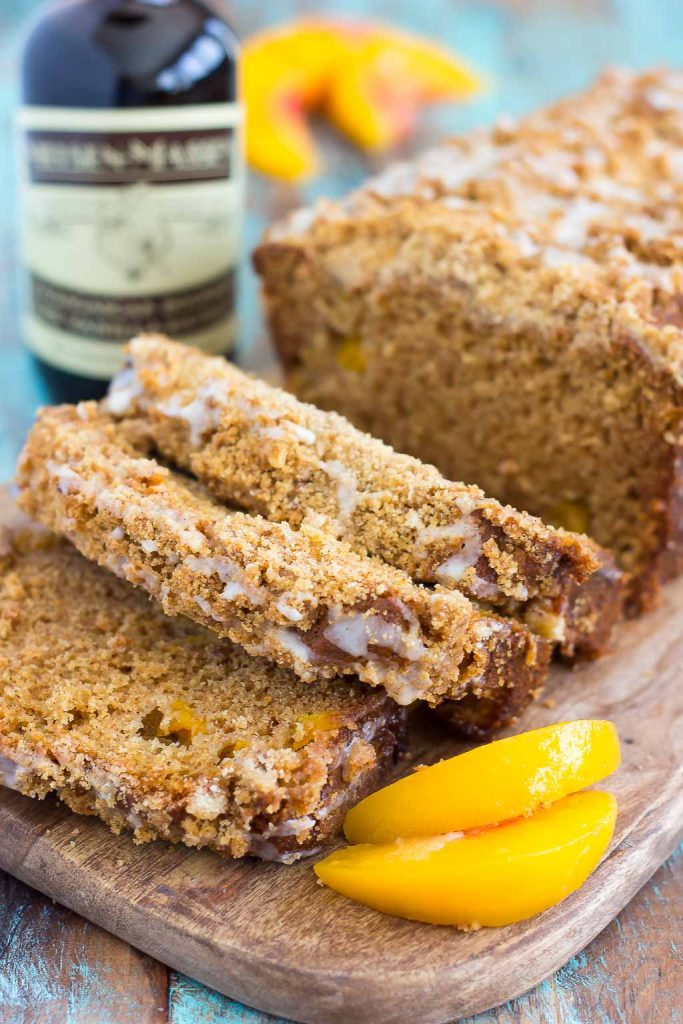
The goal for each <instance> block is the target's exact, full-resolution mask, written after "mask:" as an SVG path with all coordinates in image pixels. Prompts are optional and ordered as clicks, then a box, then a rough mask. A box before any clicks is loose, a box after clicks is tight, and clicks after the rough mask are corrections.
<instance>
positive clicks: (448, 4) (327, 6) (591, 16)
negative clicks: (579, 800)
mask: <svg viewBox="0 0 683 1024" xmlns="http://www.w3.org/2000/svg"><path fill="white" fill-rule="evenodd" d="M218 2H221V0H218ZM37 5H38V0H9V2H7V0H4V2H2V3H0V133H1V135H0V479H4V478H6V477H8V476H10V475H11V473H12V469H13V464H14V460H15V458H16V453H17V450H18V448H19V446H20V444H21V440H22V438H23V436H24V434H25V432H26V430H27V428H28V426H29V423H30V421H31V419H32V417H33V412H34V409H35V407H36V406H37V405H39V404H40V403H41V402H43V401H45V399H46V395H45V394H44V393H43V391H42V390H41V386H40V381H39V378H38V377H37V375H36V374H35V372H34V370H33V367H32V365H31V363H30V360H29V359H28V357H27V356H26V354H25V352H24V350H23V348H22V346H21V339H20V332H19V328H18V323H17V314H16V287H15V284H14V257H13V253H14V241H13V237H14V218H15V200H14V193H13V167H12V163H13V161H12V154H11V147H10V145H9V127H10V112H11V110H12V108H13V105H14V103H15V98H16V52H17V38H18V33H19V26H20V24H21V23H22V21H23V19H24V18H25V17H26V16H27V15H28V14H29V13H30V12H31V11H33V10H34V9H35V8H36V6H37ZM235 6H236V8H237V19H238V23H239V27H240V29H241V30H242V31H243V32H244V33H245V34H246V33H247V32H248V31H251V30H252V29H254V28H257V27H259V26H260V25H262V24H263V23H264V21H265V20H266V19H267V20H268V21H273V22H275V21H282V20H285V19H287V18H289V17H292V16H294V15H295V14H297V13H300V12H301V11H304V10H306V11H311V10H313V11H320V10H332V11H335V12H337V13H338V12H339V11H342V10H343V11H345V12H347V13H348V14H349V15H354V14H357V15H365V14H366V13H367V10H368V4H367V0H337V2H333V0H326V2H319V3H315V2H305V0H298V2H297V0H270V3H269V4H267V5H265V4H247V3H246V2H243V3H241V4H239V3H238V4H236V5H235ZM372 10H373V14H374V16H375V17H378V18H384V19H386V20H387V21H391V22H393V23H399V24H402V25H403V26H405V27H407V28H411V29H414V30H417V31H421V32H423V33H425V34H426V35H437V36H439V37H440V38H441V39H442V40H444V42H446V43H449V44H450V45H452V46H453V47H454V48H456V49H457V50H458V51H459V52H460V53H462V54H463V55H465V56H467V57H468V58H469V59H470V61H471V62H472V63H473V64H474V65H475V66H476V67H478V68H479V69H480V70H481V71H483V72H484V74H485V75H486V77H487V80H488V89H487V91H486V93H485V95H484V96H482V97H481V98H480V99H479V100H478V101H477V102H476V103H472V104H470V105H467V106H450V107H445V108H442V109H440V110H438V111H434V112H432V113H430V114H429V115H428V116H426V118H425V126H424V127H425V129H426V126H427V125H428V124H430V125H436V126H437V127H438V128H439V129H440V130H443V131H444V132H457V131H462V130H466V129H468V128H470V127H473V126H476V125H480V124H485V123H487V122H489V121H490V120H491V119H492V118H493V117H495V116H496V115H497V114H499V113H501V112H502V111H509V112H510V113H512V114H520V113H523V112H524V111H526V110H529V109H532V108H534V107H536V106H538V105H539V104H541V103H544V102H547V101H549V100H551V99H554V98H555V97H557V96H559V95H562V94H563V93H566V92H569V91H571V90H573V89H577V88H580V87H581V86H583V85H584V84H585V83H586V82H587V81H589V79H590V78H591V77H592V76H593V75H594V74H596V73H597V72H598V71H599V69H600V68H601V67H603V66H604V65H605V64H614V63H620V64H629V65H633V66H637V67H645V66H647V65H649V64H655V63H662V62H669V63H673V64H676V63H678V64H680V63H681V39H683V4H681V3H680V0H648V2H647V3H646V4H645V3H643V0H593V2H592V3H589V2H587V0H580V2H577V3H575V4H570V3H567V2H565V0H529V2H528V3H525V4H521V3H511V4H509V5H508V6H507V7H506V5H505V3H504V2H502V0H501V2H499V3H495V2H493V0H489V2H476V0H423V2H422V3H414V2H412V0H376V2H375V3H374V4H373V5H372ZM421 134H422V135H423V136H424V135H425V134H427V133H426V131H425V130H423V131H422V133H421ZM415 144H416V145H418V146H419V144H420V138H419V137H418V139H417V140H416V143H415ZM325 151H326V154H327V170H326V171H325V173H324V174H323V175H322V176H321V177H320V179H318V180H317V181H315V182H313V183H311V184H310V185H308V186H307V187H306V188H304V189H301V190H295V189H292V188H290V187H287V186H283V185H274V184H273V183H271V182H267V181H264V180H263V179H261V178H259V177H257V176H254V177H253V178H252V179H251V181H250V193H249V217H248V223H247V228H246V238H245V243H246V248H251V247H252V246H253V244H254V243H255V242H256V240H257V239H258V237H259V235H260V233H261V231H262V230H263V228H264V227H265V225H266V224H267V222H268V220H269V219H270V218H271V217H272V216H273V214H274V213H276V212H281V211H282V210H284V209H285V208H287V207H288V206H291V205H294V204H296V203H300V202H308V201H310V200H312V199H314V198H317V197H318V196H321V195H339V194H341V193H343V192H345V191H347V190H348V189H349V188H351V187H353V186H354V185H355V184H357V183H358V182H359V181H360V180H362V178H363V177H365V176H366V175H367V173H368V171H369V170H371V169H372V168H371V165H370V164H369V163H368V161H366V160H365V159H363V158H362V157H361V156H360V155H358V154H353V153H350V152H349V151H348V150H347V149H345V148H344V147H342V146H341V144H340V143H339V142H338V140H336V139H335V138H334V136H333V135H332V134H331V133H327V134H326V135H325ZM245 251H246V250H245ZM241 323H242V329H241V348H242V350H243V352H245V353H247V354H248V353H249V351H250V350H253V349H254V347H256V346H257V345H258V344H259V340H260V337H261V334H262V327H261V320H260V315H259V309H258V298H257V289H256V283H255V280H254V277H253V274H252V273H251V271H250V270H249V268H248V266H247V265H246V260H245V267H244V271H243V275H242V285H241ZM681 849H682V850H683V847H682V848H681ZM675 869H677V870H679V871H680V869H681V850H679V852H678V854H677V856H676V857H675V858H673V859H672V860H671V861H670V862H669V864H668V865H667V866H666V867H665V868H663V869H662V871H661V872H660V873H659V876H658V879H659V881H658V882H657V883H656V884H654V885H652V886H650V887H648V888H646V889H645V890H644V891H643V893H641V895H640V896H639V897H638V899H639V900H643V901H645V902H646V903H647V904H648V905H652V907H653V908H655V909H656V912H657V914H659V915H666V914H668V913H671V912H672V906H671V901H670V899H669V898H668V897H667V889H668V888H672V887H671V878H672V877H673V875H672V873H673V871H674V870H675ZM36 915H37V916H36ZM29 918H30V926H29V923H27V922H29ZM55 919H57V920H58V922H59V928H61V929H62V930H64V929H68V928H69V927H72V925H71V924H70V919H69V917H68V915H66V913H65V912H63V911H61V910H60V909H59V908H54V907H52V905H51V904H50V903H49V902H48V901H44V900H37V902H36V900H34V899H32V898H30V897H29V896H28V894H27V896H26V900H25V901H24V902H21V901H19V902H18V903H16V905H15V906H14V909H13V913H12V916H11V920H9V921H5V926H4V933H3V934H0V1021H1V1022H2V1024H20V1022H21V1024H24V1022H25V1021H27V1020H31V1021H32V1022H33V1021H35V1022H40V1024H47V1022H50V1024H52V1022H53V1021H54V1022H55V1024H83V1022H85V1021H87V1022H88V1024H90V1022H91V1021H96V1022H97V1024H128V1022H129V1021H130V1024H142V1019H141V1017H140V1012H141V1011H140V1009H139V1005H138V1003H137V1002H136V998H137V994H136V992H133V991H131V992H129V993H127V996H126V999H125V1000H123V1001H122V999H121V991H120V989H116V990H115V989H114V985H113V981H114V979H113V978H112V967H111V964H110V963H108V962H107V961H106V959H105V958H102V959H101V960H98V961H97V962H93V961H92V960H91V959H89V958H87V957H86V956H85V955H84V956H82V957H80V958H79V957H78V956H75V957H72V961H71V962H70V963H68V964H66V965H65V964H64V961H63V957H64V955H65V954H64V950H63V949H62V948H61V946H60V944H59V943H57V946H58V947H59V948H58V949H56V948H55V942H54V928H55ZM635 919H636V918H635V915H633V914H629V913H628V912H627V913H626V914H625V915H623V916H622V918H620V919H618V920H617V921H616V922H615V923H614V925H612V926H611V927H612V929H614V931H615V934H616V935H617V936H620V937H621V938H623V943H624V949H626V948H628V949H629V950H630V951H631V952H630V955H631V957H632V961H631V964H630V966H631V967H632V968H633V971H634V972H635V971H636V970H638V971H641V972H642V969H643V966H645V967H646V968H647V965H648V964H650V963H651V962H652V968H651V969H652V970H653V971H657V970H658V969H661V970H662V971H663V972H664V973H663V981H662V984H663V985H666V983H667V971H666V968H667V966H668V968H669V975H670V976H671V979H672V983H674V984H675V981H673V975H674V972H675V970H676V968H678V971H679V976H680V971H681V960H682V959H683V954H682V953H681V950H680V947H679V945H678V944H677V943H676V942H675V941H673V940H672V941H671V943H670V948H669V950H668V952H669V953H670V962H669V964H668V965H662V964H661V963H660V962H659V961H661V959H662V956H663V955H664V954H663V951H662V950H661V949H659V950H658V951H657V958H654V956H653V950H654V942H655V939H656V934H655V933H656V929H653V928H652V927H649V928H648V929H647V930H646V931H642V932H637V933H634V926H633V925H632V924H630V923H629V922H631V921H633V920H635ZM640 919H641V918H639V920H640ZM626 932H628V934H626ZM48 933H49V936H50V943H49V945H48V944H47V938H48ZM604 948H605V947H604V944H603V943H602V941H601V940H596V942H595V943H593V944H592V946H591V947H589V950H588V951H587V952H585V953H582V954H580V955H579V956H576V957H574V958H573V959H572V960H571V961H570V962H569V963H568V964H567V965H566V966H565V967H563V968H562V969H561V970H560V971H558V972H557V974H556V975H555V976H554V978H552V979H549V980H548V981H546V982H544V983H543V984H542V985H540V986H538V988H536V989H535V990H534V991H533V992H532V993H529V994H528V995H526V996H523V997H521V998H519V999H516V1000H513V1001H512V1002H510V1003H508V1004H506V1005H505V1006H502V1007H500V1008H499V1009H498V1010H495V1011H490V1012H488V1013H484V1014H480V1015H478V1016H477V1017H473V1018H470V1020H469V1021H467V1022H461V1024H521V1022H529V1024H532V1022H533V1024H632V1022H633V1021H634V1020H635V1019H637V1018H636V1017H634V1015H633V1014H634V1010H633V1006H632V1005H631V1004H629V1003H628V1002H627V1001H625V999H626V997H627V996H628V993H625V992H624V991H619V990H618V989H617V987H616V985H615V982H614V978H615V976H616V970H615V963H614V959H613V956H614V954H613V952H612V951H610V952H608V953H605V952H601V950H603V949H604ZM60 957H61V958H62V959H61V960H60ZM62 966H65V967H66V973H62ZM679 987H680V985H679ZM65 988H66V1011H65V1012H66V1017H64V1018H63V1019H62V1018H60V1017H57V1016H56V1015H55V1008H56V1007H57V1005H59V1007H60V1013H61V1012H62V1010H61V1008H62V1007H63V1006H64V996H65ZM587 993H591V994H593V995H594V994H595V993H598V994H599V998H595V997H593V998H591V999H587V998H586V994H587ZM166 1009H167V1012H168V1019H169V1021H171V1022H172V1024H284V1022H282V1021H278V1020H276V1018H273V1017H269V1016H267V1015H265V1014H261V1013H259V1012H258V1011H255V1010H250V1009H248V1008H246V1007H243V1006H241V1005H240V1004H238V1003H235V1002H233V1001H232V1000H229V999H226V998H224V997H222V996H220V995H218V994H217V993H215V992H212V991H210V990H209V989H207V988H205V987H204V986H202V985H200V984H199V983H197V982H194V981H192V980H191V979H189V978H186V977H184V976H182V975H178V974H176V973H175V972H171V975H170V984H169V994H168V1007H167V1008H166ZM650 1019H651V1020H652V1021H653V1024H654V1022H656V1024H682V1021H683V1017H682V1015H681V1011H680V1010H679V1011H677V1012H675V1015H674V1016H673V1017H671V1018H670V1020H669V1019H668V1018H667V1020H664V1019H663V1018H662V1017H661V1016H657V1015H653V1016H651V1017H650ZM144 1024H146V1020H145V1022H144ZM406 1024H410V1022H408V1021H407V1022H406Z"/></svg>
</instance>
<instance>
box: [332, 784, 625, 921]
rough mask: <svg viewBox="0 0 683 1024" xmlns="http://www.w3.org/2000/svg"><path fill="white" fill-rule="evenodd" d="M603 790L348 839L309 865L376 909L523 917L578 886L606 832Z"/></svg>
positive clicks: (609, 799)
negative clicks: (471, 824) (403, 834)
mask: <svg viewBox="0 0 683 1024" xmlns="http://www.w3.org/2000/svg"><path fill="white" fill-rule="evenodd" d="M616 813H617V803H616V800H615V798H614V797H613V796H612V794H611V793H599V792H594V791H589V792H587V793H574V794H573V795H571V796H567V797H564V799H562V800H559V801H558V802H557V803H555V804H553V805H552V806H551V807H546V808H543V809H542V810H539V811H537V812H536V813H535V814H533V815H532V816H531V817H529V818H518V819H517V820H516V821H511V822H508V823H505V824H502V825H498V826H496V827H495V828H487V829H482V830H480V831H477V832H474V833H467V834H465V835H458V834H456V835H445V836H435V837H432V838H425V837H420V838H412V839H397V840H395V841H394V842H393V843H391V844H387V845H382V846H370V845H361V846H350V847H347V848H346V849H344V850H338V851H336V852H335V853H332V854H330V856H329V857H326V858H325V860H323V861H320V863H319V864H316V865H315V868H314V870H315V873H316V875H317V876H318V878H319V879H320V880H321V881H322V882H324V884H325V885H327V886H329V887H330V888H331V889H334V890H335V891H336V892H338V893H341V894H342V895H343V896H348V897H349V898H350V899H353V900H356V901H357V902H358V903H363V904H364V905H365V906H368V907H373V908H374V909H375V910H381V911H382V912H383V913H385V914H394V915H396V916H398V917H407V918H410V919H411V920H413V921H425V922H427V923H429V924H449V925H456V926H457V927H460V928H478V927H481V926H497V925H505V924H512V923H513V922H514V921H522V920H524V919H525V918H527V917H532V916H533V915H534V914H538V913H540V912H541V911H542V910H546V909H547V908H548V907H552V906H553V905H554V904H556V903H559V902H560V901H561V900H563V899H565V898H566V897H567V896H568V895H569V894H570V893H572V892H574V891H575V890H576V889H578V888H579V886H581V885H582V884H583V883H584V882H585V880H586V878H588V876H589V875H590V873H591V872H592V871H593V870H594V868H595V867H596V866H597V864H598V863H599V861H600V859H601V858H602V856H603V854H604V852H605V850H606V849H607V846H608V844H609V842H610V839H611V838H612V835H613V832H614V824H615V821H616Z"/></svg>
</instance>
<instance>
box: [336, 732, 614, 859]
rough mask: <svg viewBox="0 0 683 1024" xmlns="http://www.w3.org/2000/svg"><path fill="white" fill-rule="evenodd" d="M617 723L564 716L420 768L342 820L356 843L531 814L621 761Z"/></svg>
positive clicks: (429, 833) (589, 783) (437, 832)
mask: <svg viewBox="0 0 683 1024" xmlns="http://www.w3.org/2000/svg"><path fill="white" fill-rule="evenodd" d="M619 763H620V750H619V738H618V736H617V731H616V729H615V727H614V725H613V724H612V722H604V721H590V720H583V721H577V722H561V723H559V724H558V725H548V726H546V727H545V728H542V729H533V730H532V731H530V732H525V733H520V734H519V735H518V736H510V737H508V738H506V739H502V740H496V741H494V742H493V743H488V744H486V745H485V746H481V747H475V748H474V749H473V750H468V751H467V752H466V753H464V754H460V755H459V756H457V757H452V758H449V759H448V760H446V761H440V762H439V763H438V764H435V765H432V766H431V767H429V768H421V769H419V770H418V771H416V772H414V773H413V774H412V775H409V776H408V777H407V778H405V779H399V781H398V782H394V783H393V784H392V785H390V786H387V787H386V788H385V789H380V790H378V792H376V793H372V794H371V795H370V796H368V797H366V798H365V799H364V800H361V802H360V803H359V804H357V805H356V806H355V807H354V808H352V809H351V810H350V811H349V813H348V814H347V816H346V820H345V822H344V832H345V834H346V838H347V839H348V840H349V842H351V843H387V842H390V841H391V840H392V839H396V838H397V837H398V836H402V837H407V836H433V835H440V834H441V833H444V832H452V831H454V830H457V831H466V830H467V829H472V828H478V827H481V826H485V825H494V824H496V822H499V821H506V820H508V819H509V818H516V817H518V816H519V815H523V814H531V813H532V812H533V811H534V810H536V808H538V807H540V806H542V805H544V804H550V803H553V802H554V801H555V800H559V799H561V798H562V797H564V796H567V794H569V793H576V792H578V790H580V789H585V787H586V786H592V785H593V783H595V782H598V781H599V780H600V779H604V778H605V776H607V775H610V774H611V773H612V772H613V771H615V770H616V769H617V768H618V767H619Z"/></svg>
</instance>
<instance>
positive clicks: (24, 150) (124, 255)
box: [18, 103, 244, 379]
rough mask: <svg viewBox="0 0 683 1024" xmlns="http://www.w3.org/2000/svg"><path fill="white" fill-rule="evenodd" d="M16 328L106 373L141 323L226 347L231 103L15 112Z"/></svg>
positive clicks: (235, 205) (239, 171) (234, 233)
mask: <svg viewBox="0 0 683 1024" xmlns="http://www.w3.org/2000/svg"><path fill="white" fill-rule="evenodd" d="M18 128H19V159H20V182H21V200H22V259H23V266H24V268H25V274H26V280H25V335H26V341H27V343H28V345H29V346H30V347H31V348H32V349H33V351H34V352H35V353H36V354H37V355H39V356H40V357H41V358H42V359H43V360H45V361H46V362H48V363H50V364H52V365H53V366H57V367H59V368H60V369H63V370H66V371H69V372H71V373H76V374H80V375H81V376H87V377H96V378H101V379H106V378H108V377H110V376H111V375H112V374H113V373H115V372H116V371H117V369H118V368H119V367H120V365H121V362H122V354H121V349H122V345H123V344H124V343H125V342H126V341H128V339H129V338H130V337H132V336H133V335H134V334H138V333H141V332H143V331H152V332H161V333H164V334H170V335H172V336H173V337H176V338H181V339H183V340H184V341H187V342H189V343H190V344H195V345H198V346H200V347H201V348H204V349H206V350H208V351H213V352H226V351H227V350H228V349H229V348H230V347H231V345H232V340H233V335H234V326H235V325H234V293H235V268H236V265H237V262H238V259H239V244H240V220H241V213H242V204H243V181H244V171H243V167H244V163H243V156H242V150H241V144H240V107H239V105H238V104H235V103H210V104H202V105H188V106H179V107H155V108H142V109H137V110H134V109H125V110H78V109H62V108H58V107H24V108H22V109H21V110H20V111H19V115H18Z"/></svg>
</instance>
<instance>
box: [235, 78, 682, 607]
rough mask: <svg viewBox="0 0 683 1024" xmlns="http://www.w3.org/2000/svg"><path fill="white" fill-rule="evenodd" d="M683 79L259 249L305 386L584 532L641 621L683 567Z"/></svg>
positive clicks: (496, 147) (627, 95) (423, 161)
mask: <svg viewBox="0 0 683 1024" xmlns="http://www.w3.org/2000/svg"><path fill="white" fill-rule="evenodd" d="M682 143H683V74H681V73H680V72H674V71H666V70H659V71H655V72H646V73H643V74H631V73H627V72H611V73H608V74H606V75H603V76H602V77H601V78H600V79H599V81H598V82H597V83H596V84H595V85H594V86H592V87H591V88H590V89H589V90H588V91H587V92H585V93H584V94H583V95H580V96H578V97H572V98H569V99H567V100H565V101H563V102H561V103H559V104H555V105H554V106H552V107H549V108H548V109H546V110H543V111H541V112H540V113H538V114H533V115H531V116H530V117H527V118H524V119H523V120H521V121H520V122H519V123H517V124H515V123H511V122H508V121H505V122H501V123H499V124H498V125H496V126H495V127H494V128H492V129H491V130H489V131H485V132H478V133H475V134H473V135H471V136H467V137H463V138H457V139H453V140H451V141H449V142H447V143H445V144H444V145H442V146H440V147H438V148H437V149H433V150H429V151H428V152H426V153H425V154H424V155H422V156H421V157H419V158H418V159H417V160H415V161H414V162H412V163H406V164H400V165H396V166H394V167H393V168H391V169H389V170H388V171H387V172H385V173H384V174H382V175H380V176H379V177H377V178H373V179H371V180H370V181H369V182H368V183H367V185H366V186H364V187H363V188H362V189H360V190H359V191H356V192H354V193H352V194H351V195H350V196H348V197H346V198H345V199H343V200H341V201H340V202H322V203H320V204H318V206H316V207H313V208H310V209H308V210H304V211H300V212H298V213H296V214H295V215H294V216H293V217H291V218H289V219H287V220H285V221H283V222H281V223H279V224H277V225H275V226H274V227H273V228H272V229H271V230H269V231H268V233H267V234H266V236H265V238H264V240H263V243H262V244H261V246H260V247H259V248H258V249H257V251H256V253H255V264H256V267H257V270H258V271H259V273H260V275H261V277H262V281H263V293H264V297H265V303H266V309H267V313H268V318H269V321H270V326H271V329H272V334H273V337H274V340H275V343H276V345H277V348H278V349H279V352H280V354H281V357H282V359H283V362H284V364H285V366H286V369H287V371H288V383H289V386H290V387H291V389H292V390H294V391H295V392H296V394H297V395H299V396H300V397H301V398H303V399H305V400H306V401H309V402H313V403H315V404H316V405H319V406H322V407H323V408H326V409H335V410H337V411H338V412H341V413H343V414H344V415H345V416H348V418H349V419H350V420H351V421H352V422H353V423H354V424H356V425H357V426H358V427H360V428H362V429H364V430H368V431H370V432H371V433H372V434H375V435H376V436H378V437H382V438H383V439H384V440H386V441H388V442H389V443H390V444H393V445H395V446H396V448H398V449H399V450H401V451H405V452H410V453H411V454H412V455H415V456H417V457H419V458H421V459H423V460H425V461H427V462H433V463H434V464H435V465H437V466H438V467H439V469H440V470H441V471H442V472H443V473H444V474H445V475H446V476H447V477H448V478H449V479H461V480H476V481H477V483H478V484H480V485H481V486H482V487H483V488H484V489H485V490H486V492H487V493H489V494H491V495H493V496H495V497H497V498H499V499H500V500H501V501H506V502H510V503H511V504H512V505H515V506H516V507H518V508H525V509H528V510H529V511H531V512H533V513H534V514H536V515H539V516H541V517H543V518H544V519H546V520H547V521H549V522H555V523H559V524H561V525H566V526H570V527H571V528H573V529H575V530H579V531H581V532H587V533H589V534H590V535H591V536H592V537H594V538H595V539H596V540H597V541H598V542H599V543H600V544H602V545H604V546H605V547H607V548H610V549H611V550H612V551H613V553H614V554H615V556H616V558H617V561H618V563H619V565H620V566H621V568H622V569H624V570H625V571H626V572H627V573H628V574H629V604H630V607H631V608H632V609H633V610H635V611H637V610H638V609H642V608H646V607H648V606H649V605H650V604H652V602H653V601H654V600H655V598H656V595H657V590H658V588H659V586H660V584H661V583H662V582H663V581H664V580H666V579H668V578H670V577H672V576H673V575H675V574H677V573H679V572H680V571H681V570H682V569H683V515H682V514H681V511H682V508H683V472H682V470H683V456H682V454H681V451H682V445H683V434H682V432H681V423H682V421H683V331H682V328H683V302H682V300H681V295H682V294H683V203H682V198H681V195H682V193H681V182H682V181H683V177H682V172H681V159H680V153H681V144H682Z"/></svg>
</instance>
